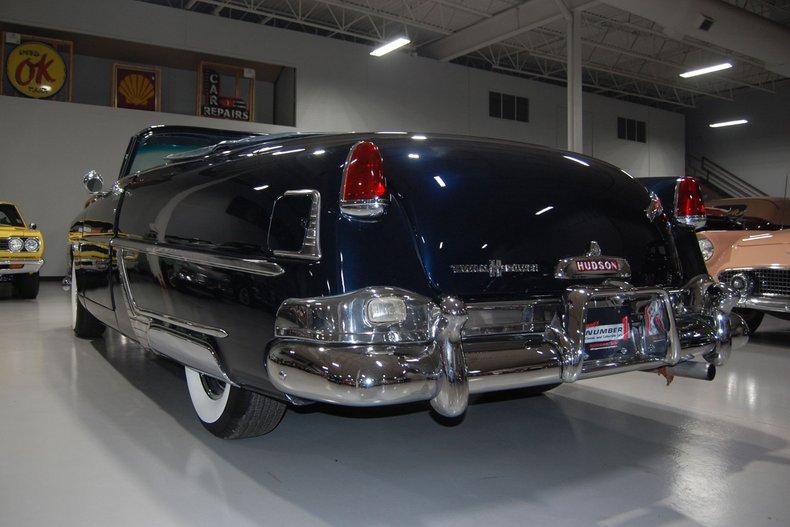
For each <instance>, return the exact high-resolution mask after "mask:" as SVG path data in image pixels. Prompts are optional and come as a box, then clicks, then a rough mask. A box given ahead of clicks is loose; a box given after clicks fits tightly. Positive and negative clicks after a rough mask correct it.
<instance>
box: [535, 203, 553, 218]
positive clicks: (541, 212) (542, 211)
mask: <svg viewBox="0 0 790 527" xmlns="http://www.w3.org/2000/svg"><path fill="white" fill-rule="evenodd" d="M553 208H554V205H549V206H548V207H546V208H545V209H540V210H539V211H538V212H536V213H535V216H540V215H541V214H543V213H544V212H548V211H550V210H551V209H553Z"/></svg>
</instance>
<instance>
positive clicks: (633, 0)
mask: <svg viewBox="0 0 790 527" xmlns="http://www.w3.org/2000/svg"><path fill="white" fill-rule="evenodd" d="M604 3H606V4H609V5H611V6H613V7H616V8H618V9H622V10H623V11H627V12H629V13H633V14H635V15H638V16H640V17H642V18H646V19H648V20H652V21H653V22H656V23H657V24H660V25H661V26H662V27H663V29H664V32H665V33H667V34H670V35H683V36H687V37H691V38H695V39H697V40H701V41H703V42H708V43H710V44H713V45H716V46H721V47H723V48H725V49H730V50H732V51H735V52H738V53H741V54H743V55H746V56H749V57H753V58H755V59H758V60H760V61H762V62H763V63H765V68H766V69H768V70H770V71H773V72H774V73H778V74H779V75H782V76H783V77H790V45H788V42H790V29H787V28H786V27H784V26H782V25H780V24H777V23H776V22H773V21H771V20H768V19H767V18H763V17H761V16H759V15H756V14H754V13H752V12H750V11H747V10H745V9H741V8H739V7H736V6H733V5H732V4H728V3H726V2H723V1H722V0H673V2H672V7H671V9H669V8H667V6H666V4H665V2H656V1H655V0H604ZM705 17H708V18H710V19H712V20H713V25H712V26H710V28H709V29H708V30H707V31H705V30H702V29H700V24H701V23H702V21H703V20H704V18H705Z"/></svg>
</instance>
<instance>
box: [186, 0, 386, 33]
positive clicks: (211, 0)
mask: <svg viewBox="0 0 790 527" xmlns="http://www.w3.org/2000/svg"><path fill="white" fill-rule="evenodd" d="M198 3H201V4H208V5H213V6H223V7H226V8H228V9H233V10H235V11H240V12H243V13H251V14H254V15H259V16H262V17H269V18H274V19H277V20H283V21H285V22H292V23H294V24H300V25H302V26H306V27H312V28H316V29H321V30H323V31H329V32H332V33H338V34H341V35H348V36H350V37H356V38H360V39H365V40H369V41H370V42H375V43H383V42H384V40H383V39H380V38H377V37H374V36H371V35H366V34H364V33H359V32H356V31H349V30H347V29H343V28H339V27H336V26H335V27H333V26H330V25H329V24H320V23H317V22H311V21H309V20H306V19H304V18H299V17H297V16H293V15H288V14H285V13H281V12H277V11H273V10H269V9H262V8H260V7H257V8H254V7H246V6H243V5H240V4H236V3H235V2H231V3H228V2H227V1H224V2H222V1H219V0H198Z"/></svg>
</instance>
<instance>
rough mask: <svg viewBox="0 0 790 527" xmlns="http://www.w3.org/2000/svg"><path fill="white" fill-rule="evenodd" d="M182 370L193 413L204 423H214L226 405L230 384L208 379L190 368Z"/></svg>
mask: <svg viewBox="0 0 790 527" xmlns="http://www.w3.org/2000/svg"><path fill="white" fill-rule="evenodd" d="M184 372H185V373H186V377H187V387H188V388H189V398H190V399H192V406H193V407H194V408H195V413H196V414H197V415H198V417H199V418H200V420H201V421H203V422H204V423H208V424H211V423H216V422H217V421H218V420H219V418H220V417H222V414H223V412H225V408H226V407H227V406H228V397H229V396H230V384H228V383H226V382H220V381H218V380H216V379H210V378H208V377H206V376H205V375H203V374H202V373H198V372H197V371H195V370H193V369H192V368H188V367H185V368H184ZM212 385H214V386H212ZM217 388H219V389H217Z"/></svg>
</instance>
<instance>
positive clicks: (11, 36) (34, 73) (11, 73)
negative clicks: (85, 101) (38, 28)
mask: <svg viewBox="0 0 790 527" xmlns="http://www.w3.org/2000/svg"><path fill="white" fill-rule="evenodd" d="M2 48H3V49H2V55H0V66H1V67H2V68H1V69H2V75H3V82H2V83H1V84H0V95H16V96H19V97H31V98H33V99H53V100H57V101H71V84H72V82H71V80H72V69H73V65H74V45H73V43H72V42H71V41H70V40H58V39H54V38H45V37H36V36H33V35H21V34H19V33H11V32H4V33H3V40H2Z"/></svg>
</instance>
